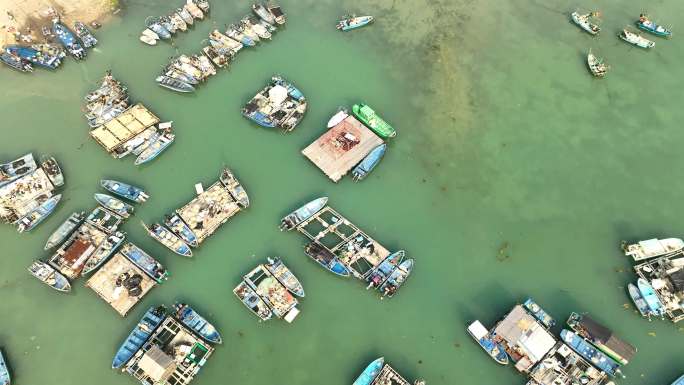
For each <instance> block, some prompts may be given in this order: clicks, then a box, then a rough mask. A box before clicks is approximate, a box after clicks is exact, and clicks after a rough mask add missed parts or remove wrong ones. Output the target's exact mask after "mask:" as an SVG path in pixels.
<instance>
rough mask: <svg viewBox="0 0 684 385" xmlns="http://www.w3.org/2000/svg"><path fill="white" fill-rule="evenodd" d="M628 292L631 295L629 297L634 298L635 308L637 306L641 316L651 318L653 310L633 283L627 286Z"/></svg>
mask: <svg viewBox="0 0 684 385" xmlns="http://www.w3.org/2000/svg"><path fill="white" fill-rule="evenodd" d="M627 292H628V293H629V297H630V298H632V302H633V303H634V306H636V308H637V310H638V311H639V313H641V316H642V317H649V318H650V316H651V309H650V308H649V307H648V304H647V303H646V300H645V299H644V297H642V296H641V292H640V291H639V288H638V287H636V285H634V284H633V283H630V284H629V285H627Z"/></svg>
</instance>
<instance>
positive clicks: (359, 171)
mask: <svg viewBox="0 0 684 385" xmlns="http://www.w3.org/2000/svg"><path fill="white" fill-rule="evenodd" d="M385 150H387V144H385V143H383V144H381V145H379V146H377V147H375V148H374V149H373V150H371V152H369V153H368V155H366V157H365V158H363V160H362V161H361V163H359V164H357V165H356V167H354V169H353V170H352V177H353V178H354V181H356V182H358V181H360V180H362V179H364V178H365V177H366V176H368V174H370V172H371V171H373V169H374V168H375V166H377V165H378V163H380V160H381V159H382V157H383V156H384V155H385Z"/></svg>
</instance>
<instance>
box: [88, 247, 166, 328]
mask: <svg viewBox="0 0 684 385" xmlns="http://www.w3.org/2000/svg"><path fill="white" fill-rule="evenodd" d="M138 275H139V276H140V283H139V288H140V289H139V290H137V292H134V291H133V290H131V289H127V288H126V287H124V285H123V283H125V282H122V281H125V279H124V278H128V279H131V278H132V277H134V276H138ZM117 283H121V285H117ZM156 285H157V283H156V282H155V281H154V280H153V279H152V278H150V277H149V276H148V275H147V274H146V273H145V272H144V271H142V270H141V269H139V268H138V267H137V266H136V265H135V264H133V262H131V261H130V260H129V259H128V258H126V257H124V256H123V255H122V254H121V253H119V252H117V253H116V254H114V256H113V257H112V258H111V259H110V260H109V261H107V262H106V263H105V264H104V266H102V267H101V268H100V270H98V271H97V272H96V273H95V274H93V276H92V277H91V278H90V279H89V280H88V282H86V286H87V287H90V288H91V289H93V290H94V291H95V292H96V293H97V294H98V295H99V296H100V297H101V298H102V299H103V300H105V302H107V303H108V304H110V305H111V306H112V307H113V308H114V310H116V311H117V313H119V314H121V316H122V317H125V316H126V314H128V312H129V311H130V310H131V309H132V308H133V306H135V304H136V303H138V302H139V301H140V300H141V299H142V298H143V297H144V296H145V294H147V293H148V292H149V291H150V290H151V289H152V288H153V287H154V286H156Z"/></svg>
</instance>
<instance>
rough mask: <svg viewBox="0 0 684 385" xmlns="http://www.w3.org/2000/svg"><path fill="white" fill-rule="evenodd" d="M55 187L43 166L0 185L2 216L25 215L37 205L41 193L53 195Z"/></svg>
mask: <svg viewBox="0 0 684 385" xmlns="http://www.w3.org/2000/svg"><path fill="white" fill-rule="evenodd" d="M54 189H55V187H54V186H53V185H52V182H50V178H48V176H47V174H46V173H45V171H44V170H43V169H42V168H37V169H36V170H34V171H32V172H31V173H29V174H26V175H24V176H22V177H21V178H19V179H17V180H15V181H12V182H10V183H8V184H6V185H4V186H2V187H0V216H2V217H3V218H6V220H11V219H10V218H12V217H14V216H15V215H16V217H18V218H17V219H19V218H21V217H23V216H24V215H26V214H27V213H28V212H30V211H31V210H33V209H35V208H36V207H37V203H36V198H38V197H39V196H41V195H47V196H48V197H50V196H52V191H53V190H54Z"/></svg>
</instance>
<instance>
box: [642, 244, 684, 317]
mask: <svg viewBox="0 0 684 385" xmlns="http://www.w3.org/2000/svg"><path fill="white" fill-rule="evenodd" d="M634 271H636V274H637V275H638V276H639V277H640V278H642V279H644V280H645V281H647V282H648V283H649V284H650V285H651V286H652V287H653V289H654V291H655V295H656V296H657V298H658V300H659V301H660V303H661V304H662V307H663V310H664V313H665V314H666V315H667V317H668V318H670V320H672V322H675V323H676V322H679V321H681V320H684V254H675V255H669V256H664V257H660V258H656V259H650V260H647V261H646V262H643V263H640V264H638V265H635V266H634Z"/></svg>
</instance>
